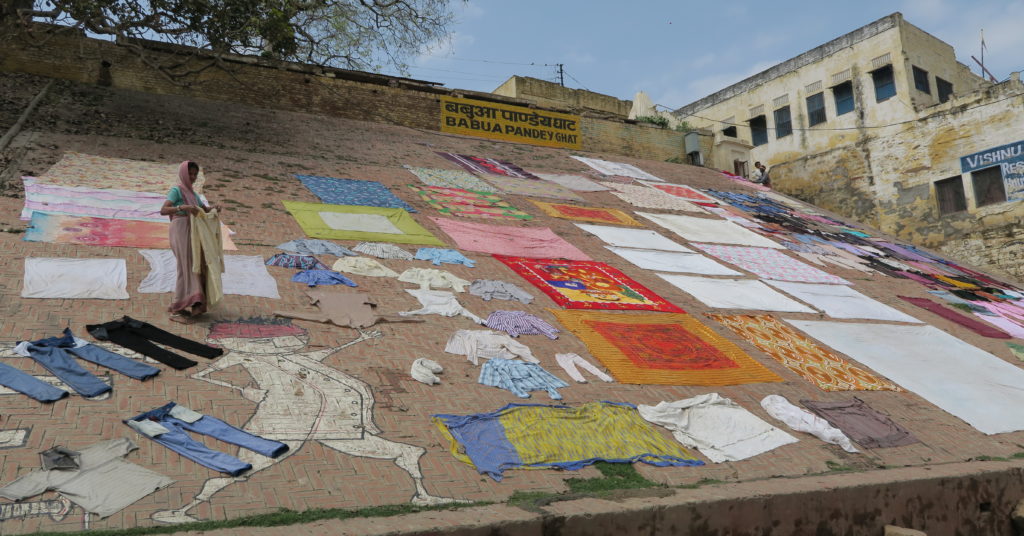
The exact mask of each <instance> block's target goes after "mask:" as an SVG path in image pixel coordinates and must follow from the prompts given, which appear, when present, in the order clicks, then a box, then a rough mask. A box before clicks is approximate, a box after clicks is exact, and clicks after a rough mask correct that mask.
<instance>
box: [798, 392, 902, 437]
mask: <svg viewBox="0 0 1024 536" xmlns="http://www.w3.org/2000/svg"><path fill="white" fill-rule="evenodd" d="M800 403H801V404H803V405H804V406H806V407H807V409H809V410H811V411H813V412H814V413H817V414H818V415H819V416H820V417H822V418H823V419H825V420H826V421H828V422H829V423H830V424H832V426H835V427H836V428H838V429H840V430H842V431H843V433H844V434H846V435H847V436H849V437H850V439H852V440H854V441H856V442H857V443H858V444H859V445H861V446H862V447H864V448H867V449H877V448H886V447H903V446H906V445H913V444H914V443H920V441H919V440H918V439H917V438H916V437H914V434H912V433H910V431H909V430H907V429H906V428H904V427H902V426H900V425H899V423H897V422H896V421H894V420H892V419H891V418H889V416H888V415H884V414H882V413H879V412H878V411H876V410H875V409H873V408H872V407H871V406H869V405H867V404H865V403H864V401H863V400H861V399H859V398H854V399H852V400H839V401H829V402H818V401H812V400H801V401H800Z"/></svg>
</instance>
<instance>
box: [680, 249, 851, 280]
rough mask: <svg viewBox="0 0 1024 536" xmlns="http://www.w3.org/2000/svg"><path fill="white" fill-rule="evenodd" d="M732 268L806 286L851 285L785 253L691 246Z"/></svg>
mask: <svg viewBox="0 0 1024 536" xmlns="http://www.w3.org/2000/svg"><path fill="white" fill-rule="evenodd" d="M690 245H691V246H693V247H695V248H697V249H700V250H701V251H704V252H705V253H708V254H710V255H713V256H715V257H717V258H719V259H721V260H723V261H725V262H727V263H729V264H733V265H736V266H739V267H740V268H743V269H744V270H746V271H748V272H753V273H754V274H756V275H757V276H758V277H761V278H763V279H773V280H776V281H800V282H803V283H829V284H833V285H849V284H851V283H850V282H849V281H847V280H845V279H843V278H841V277H838V276H835V275H832V274H830V273H828V272H823V271H821V270H819V269H817V268H815V267H813V266H810V265H807V264H804V263H802V262H800V261H798V260H796V259H794V258H793V257H790V256H788V255H786V254H785V253H783V252H781V251H778V250H775V249H767V248H752V247H744V246H723V245H719V244H690Z"/></svg>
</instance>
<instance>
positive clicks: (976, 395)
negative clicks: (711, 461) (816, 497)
mask: <svg viewBox="0 0 1024 536" xmlns="http://www.w3.org/2000/svg"><path fill="white" fill-rule="evenodd" d="M787 322H789V323H790V324H792V325H793V326H795V327H796V328H797V329H799V330H801V331H803V332H804V333H807V334H808V335H810V336H811V337H814V338H815V339H817V340H819V341H821V342H822V343H824V344H826V345H828V346H829V347H831V348H833V349H835V350H836V351H839V352H842V353H844V354H846V355H848V356H850V357H851V358H853V359H856V360H857V361H858V362H860V363H863V364H864V365H866V366H868V367H871V368H872V369H874V370H875V371H876V372H878V373H879V374H883V375H885V376H886V377H887V378H889V379H890V380H892V381H893V382H894V383H896V384H897V385H899V386H900V387H902V388H904V389H906V390H908V391H910V392H912V393H915V394H917V395H919V396H921V397H922V398H924V399H925V400H927V401H929V402H931V403H932V404H935V405H936V406H938V407H940V408H942V409H944V410H946V411H947V412H949V413H951V414H952V415H954V416H956V417H959V418H961V419H963V420H964V421H966V422H967V424H970V425H971V426H973V427H974V428H976V429H978V430H979V431H981V432H982V433H985V434H1001V433H1005V432H1014V431H1017V430H1024V413H1022V412H1021V411H1020V410H1019V408H1021V407H1022V405H1024V392H1022V391H1021V389H1020V388H1019V386H1020V385H1024V370H1021V369H1020V368H1019V367H1017V366H1016V365H1013V364H1010V363H1008V362H1006V361H1003V360H1002V359H1000V358H998V357H996V356H994V355H992V354H990V353H988V352H985V351H984V350H981V349H979V348H976V347H974V346H971V345H970V344H967V343H966V342H964V341H962V340H960V339H958V338H956V337H954V336H952V335H950V334H948V333H946V332H944V331H942V330H940V329H938V328H935V327H933V326H908V325H892V324H860V323H848V322H843V323H840V322H825V321H812V320H787ZM893 356H899V359H894V358H893ZM840 428H842V427H841V426H840Z"/></svg>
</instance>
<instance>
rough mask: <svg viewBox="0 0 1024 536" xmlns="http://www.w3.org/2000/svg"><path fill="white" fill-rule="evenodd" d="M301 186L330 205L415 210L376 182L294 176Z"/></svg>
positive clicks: (315, 176) (316, 176)
mask: <svg viewBox="0 0 1024 536" xmlns="http://www.w3.org/2000/svg"><path fill="white" fill-rule="evenodd" d="M295 177H296V178H298V179H299V180H300V181H302V184H303V185H304V186H305V187H306V188H309V191H311V192H313V195H315V196H317V197H319V198H320V200H321V201H323V202H324V203H328V204H331V205H359V206H364V207H383V208H401V209H405V210H407V211H409V212H416V209H414V208H412V207H411V206H409V204H408V203H406V202H405V201H402V200H401V199H399V198H398V196H396V195H395V194H393V193H391V190H388V187H387V186H384V185H383V184H381V183H379V182H376V181H360V180H355V179H335V178H333V177H320V176H318V175H295Z"/></svg>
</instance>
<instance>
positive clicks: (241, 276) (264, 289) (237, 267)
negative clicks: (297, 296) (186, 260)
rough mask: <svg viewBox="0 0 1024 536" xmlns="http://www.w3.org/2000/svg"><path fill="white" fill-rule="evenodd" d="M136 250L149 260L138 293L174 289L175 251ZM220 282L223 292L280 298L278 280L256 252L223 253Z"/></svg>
mask: <svg viewBox="0 0 1024 536" xmlns="http://www.w3.org/2000/svg"><path fill="white" fill-rule="evenodd" d="M139 253H141V254H142V256H143V257H145V258H146V260H147V261H148V262H149V274H147V275H146V278H145V279H143V280H142V282H141V283H139V292H141V293H144V294H149V293H158V292H174V280H175V279H176V278H177V277H178V270H177V267H176V266H175V262H174V253H173V252H171V250H169V249H140V250H139ZM221 283H222V284H223V285H224V289H223V290H224V294H234V295H238V296H259V297H261V298H280V297H281V295H280V294H278V292H277V281H275V280H274V276H272V275H270V272H268V271H267V267H266V265H265V264H264V261H263V257H260V256H259V255H225V256H224V274H223V275H222V276H221Z"/></svg>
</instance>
